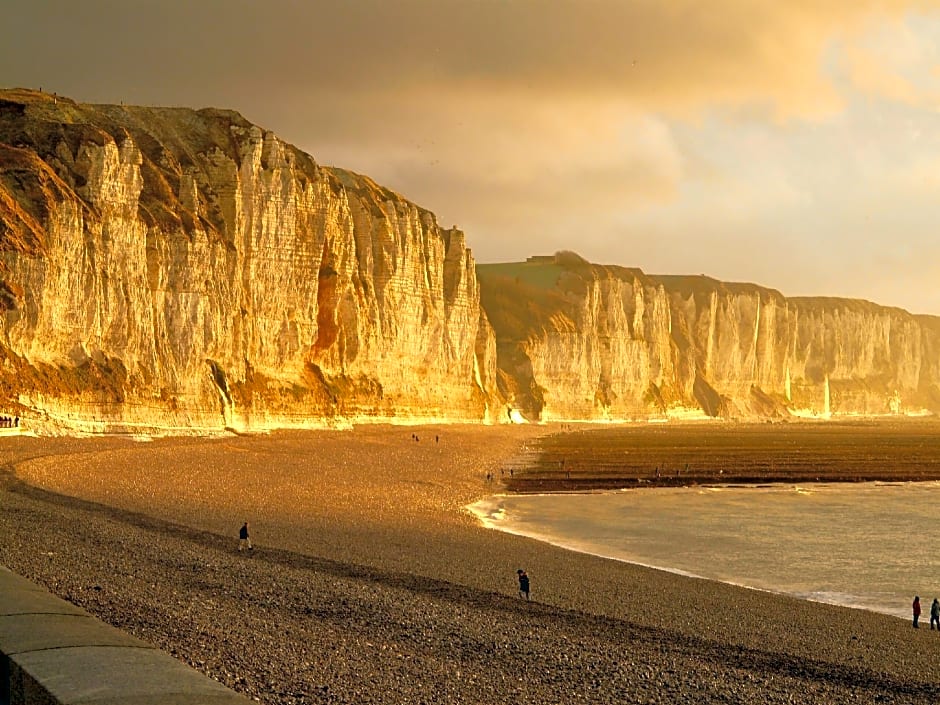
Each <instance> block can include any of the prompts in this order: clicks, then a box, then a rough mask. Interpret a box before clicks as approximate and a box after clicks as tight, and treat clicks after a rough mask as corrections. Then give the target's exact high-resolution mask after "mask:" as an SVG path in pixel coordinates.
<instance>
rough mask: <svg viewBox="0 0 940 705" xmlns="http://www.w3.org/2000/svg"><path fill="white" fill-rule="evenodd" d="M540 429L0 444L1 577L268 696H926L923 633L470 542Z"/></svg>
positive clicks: (480, 536)
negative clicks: (479, 515) (520, 584)
mask: <svg viewBox="0 0 940 705" xmlns="http://www.w3.org/2000/svg"><path fill="white" fill-rule="evenodd" d="M713 428H716V427H713ZM556 430H558V428H557V427H556V428H549V427H537V428H533V427H518V426H517V427H497V428H491V427H477V426H453V427H451V426H447V427H418V428H409V427H392V426H375V427H358V428H356V429H353V430H351V431H317V432H291V433H278V434H272V435H270V436H261V437H232V438H220V439H166V440H159V441H155V442H153V443H134V442H131V441H127V440H122V439H115V438H103V439H88V440H75V439H31V438H4V439H2V444H0V457H2V458H3V463H4V465H5V466H6V468H7V475H6V476H5V478H4V479H3V482H2V489H0V507H2V511H0V563H3V564H5V565H7V566H8V567H10V568H11V569H13V570H15V571H17V572H19V573H21V574H23V575H26V576H27V577H29V578H31V579H34V580H36V581H38V582H40V583H42V584H44V585H46V586H47V587H49V588H50V589H51V590H53V592H56V593H57V594H59V595H61V596H63V597H65V598H66V599H69V600H71V601H73V602H76V603H77V604H80V605H82V606H83V607H85V608H86V609H89V610H90V611H92V612H93V613H95V614H97V615H99V616H100V617H101V618H103V619H105V620H106V621H109V622H111V623H113V624H115V625H117V626H119V627H121V628H123V629H126V630H127V631H129V632H131V633H133V634H135V635H137V636H139V637H142V638H144V639H146V640H148V641H151V642H153V643H155V644H157V645H158V646H160V647H161V648H164V649H166V650H167V651H169V652H171V653H173V654H174V655H175V656H177V657H179V658H181V659H182V660H184V661H186V662H187V663H190V664H192V665H193V666H194V667H196V668H198V669H200V670H203V671H205V672H206V673H208V674H209V675H210V676H212V677H214V678H216V679H218V680H220V681H221V682H223V683H225V684H227V685H229V686H231V687H233V688H235V689H237V690H240V691H242V692H245V693H246V694H248V695H249V696H251V697H255V698H258V699H260V700H261V701H263V702H267V703H299V702H337V703H341V702H342V703H345V702H350V703H351V702H357V703H400V702H434V703H437V702H440V703H444V702H467V703H495V702H501V703H502V702H508V703H514V702H518V703H523V702H525V703H533V702H536V703H550V702H551V703H553V702H574V701H576V700H580V699H584V700H589V701H592V702H637V703H639V702H643V703H650V702H653V703H657V702H661V703H677V702H678V703H712V702H713V703H729V702H740V703H750V702H766V703H776V702H780V703H784V702H804V703H805V702H819V703H824V702H825V703H842V702H846V703H848V702H855V703H857V702H895V703H908V702H909V703H928V702H930V703H934V702H937V701H938V698H940V634H938V633H937V632H931V631H929V630H928V629H926V628H922V629H921V630H919V631H917V632H915V631H914V630H913V629H911V627H910V625H909V624H908V623H907V622H906V621H904V620H899V619H896V618H892V617H887V616H884V615H877V614H872V613H866V612H861V611H858V610H850V609H846V608H839V607H834V606H830V605H821V604H813V603H808V602H803V601H800V600H796V599H793V598H789V597H784V596H778V595H773V594H770V593H763V592H758V591H753V590H746V589H741V588H735V587H732V586H727V585H722V584H719V583H712V582H708V581H703V580H696V579H691V578H685V577H682V576H678V575H674V574H670V573H665V572H662V571H656V570H650V569H645V568H641V567H638V566H633V565H629V564H623V563H618V562H615V561H609V560H604V559H601V558H596V557H592V556H587V555H581V554H576V553H571V552H568V551H564V550H561V549H558V548H554V547H552V546H548V545H545V544H541V543H539V542H536V541H532V540H529V539H525V538H521V537H516V536H510V535H506V534H501V533H499V532H495V531H491V530H486V529H483V528H481V527H479V526H478V524H477V522H476V520H475V519H474V518H473V517H472V516H470V515H469V514H468V513H466V512H465V511H464V510H463V507H464V506H465V505H466V504H468V503H470V502H472V501H474V500H476V499H479V498H482V497H484V496H486V495H488V494H491V493H493V492H496V491H500V489H501V481H509V479H510V478H508V477H507V476H508V471H509V469H512V470H513V477H512V478H511V479H512V481H516V480H517V479H519V480H521V479H524V478H525V477H526V474H527V473H526V472H525V471H524V468H525V467H527V466H530V465H532V463H531V461H532V458H533V457H535V456H534V454H533V452H532V449H533V448H538V447H542V448H544V447H547V446H548V445H551V444H555V443H562V445H570V446H571V447H572V448H574V447H581V446H583V445H584V444H583V443H582V441H581V440H573V439H572V438H571V437H570V436H568V437H567V438H566V436H564V435H562V436H557V437H548V436H545V434H547V433H550V432H552V431H556ZM663 430H665V429H663ZM737 430H738V431H740V430H741V429H740V428H738V429H737ZM668 431H669V433H673V434H674V435H673V436H672V439H673V440H672V441H668V442H666V446H668V445H669V444H670V443H671V444H672V445H673V446H674V449H673V451H672V452H673V453H674V454H675V453H677V451H675V447H681V446H682V444H683V443H684V442H685V441H683V440H681V439H683V438H685V439H689V438H693V437H694V438H698V437H699V436H698V435H697V434H699V433H700V431H699V430H698V428H697V427H696V428H695V430H689V429H688V428H686V429H685V430H683V427H671V428H670V429H668ZM656 432H657V433H659V430H658V429H657V431H656ZM812 433H815V431H813V430H807V431H804V432H803V434H804V435H805V434H812ZM412 434H417V435H418V437H419V439H420V440H418V441H415V440H414V439H413V437H412ZM435 435H438V436H439V437H440V440H439V442H434V436H435ZM738 435H740V434H738ZM861 436H872V429H870V428H867V429H863V431H862V433H861ZM861 436H860V437H861ZM540 437H541V440H539V439H540ZM799 437H800V432H799V429H797V432H796V433H795V435H793V436H792V437H788V438H789V440H792V441H794V442H796V443H799V442H800V441H799ZM899 437H902V438H904V439H906V440H904V441H903V443H907V442H908V440H909V439H907V436H904V434H901V436H899ZM714 438H717V436H714ZM755 438H757V436H755ZM582 440H583V439H582ZM594 440H597V439H596V438H595V439H594ZM764 440H765V441H766V440H767V439H766V438H765V439H764ZM858 442H859V441H858V439H856V440H855V441H852V442H851V443H850V445H851V446H853V447H855V446H856V445H857V444H858ZM918 442H919V441H918ZM880 443H882V444H883V441H880ZM903 443H901V445H903ZM592 444H593V447H595V448H596V447H600V446H599V445H598V444H596V443H593V441H592ZM592 444H589V445H592ZM646 445H647V446H648V445H649V442H646ZM806 445H812V442H811V441H806V444H805V445H804V447H806ZM833 447H835V446H833ZM932 448H933V449H935V446H933V447H932ZM932 452H935V450H933V451H932ZM749 453H750V451H749ZM926 455H927V456H930V455H931V452H927V453H926ZM661 456H662V457H663V458H664V460H662V461H660V462H663V463H668V462H671V460H670V458H669V456H668V453H667V451H666V450H665V449H661ZM680 456H681V453H678V454H676V455H674V456H673V458H672V459H673V460H675V459H676V458H679V457H680ZM542 457H543V458H544V459H546V460H549V458H548V455H547V454H546V455H545V456H542ZM565 457H568V458H573V456H572V455H570V454H569V455H568V456H565ZM837 460H838V458H834V460H833V462H837ZM676 462H684V461H681V460H678V461H676ZM567 463H573V460H566V464H567ZM572 467H574V466H572ZM585 467H586V466H585ZM681 467H682V468H683V469H684V465H682V466H681ZM501 471H502V473H501ZM529 472H531V473H532V476H534V475H535V474H536V473H537V472H538V466H537V464H536V465H535V467H533V468H532V469H531V470H530V471H529ZM566 472H570V470H566ZM487 473H490V474H491V475H492V476H493V480H492V481H487V480H486V474H487ZM572 474H575V473H572ZM654 476H655V472H654ZM562 479H567V478H562ZM246 519H247V520H248V521H250V522H251V527H252V540H253V541H254V543H255V546H256V548H255V550H253V551H251V552H244V553H239V552H238V551H237V550H236V547H237V540H236V536H237V530H238V527H239V526H240V525H241V523H242V522H243V521H244V520H246ZM519 567H524V568H526V569H527V571H528V572H529V575H530V576H531V578H532V591H533V592H532V597H533V600H534V601H533V602H531V603H525V602H524V601H522V600H520V599H519V597H518V594H517V592H516V582H515V570H516V568H519Z"/></svg>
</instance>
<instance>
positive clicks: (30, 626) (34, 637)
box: [0, 566, 250, 705]
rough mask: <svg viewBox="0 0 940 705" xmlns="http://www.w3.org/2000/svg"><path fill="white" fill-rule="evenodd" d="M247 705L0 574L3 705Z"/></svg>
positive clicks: (164, 656) (76, 609)
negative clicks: (201, 704)
mask: <svg viewBox="0 0 940 705" xmlns="http://www.w3.org/2000/svg"><path fill="white" fill-rule="evenodd" d="M248 702H250V701H249V700H248V699H247V698H245V697H244V696H242V695H239V694H237V693H235V692H234V691H232V690H229V689H228V688H226V687H225V686H223V685H221V684H220V683H216V682H215V681H214V680H212V679H210V678H208V677H206V676H204V675H203V674H201V673H198V672H197V671H195V670H193V669H191V668H189V667H188V666H186V665H185V664H183V663H181V662H179V661H177V660H176V659H174V658H173V657H171V656H169V655H168V654H166V653H164V652H162V651H160V650H159V649H156V648H154V647H153V646H151V645H150V644H147V643H145V642H143V641H140V640H139V639H135V638H134V637H132V636H129V635H127V634H125V633H123V632H121V631H120V630H118V629H115V628H114V627H111V626H108V625H107V624H105V623H103V622H101V621H99V620H98V619H97V618H95V617H93V616H92V615H90V614H89V613H88V612H86V611H85V610H83V609H81V608H79V607H76V606H74V605H72V604H70V603H68V602H66V601H65V600H61V599H59V598H58V597H55V596H54V595H52V594H50V593H49V592H47V591H46V590H45V589H43V588H41V587H39V586H37V585H35V584H34V583H32V582H30V581H28V580H26V579H25V578H22V577H20V576H19V575H17V574H15V573H13V572H11V571H9V570H7V569H6V568H4V567H3V566H0V705H73V704H74V705H78V704H79V703H81V704H82V705H157V704H160V705H177V704H178V705H183V704H185V705H196V704H198V703H206V704H207V705H209V704H211V705H246V703H248Z"/></svg>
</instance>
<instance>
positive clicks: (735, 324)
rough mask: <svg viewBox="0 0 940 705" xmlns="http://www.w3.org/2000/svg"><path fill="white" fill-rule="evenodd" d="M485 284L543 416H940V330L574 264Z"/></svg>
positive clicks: (519, 398) (504, 268)
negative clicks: (517, 304)
mask: <svg viewBox="0 0 940 705" xmlns="http://www.w3.org/2000/svg"><path fill="white" fill-rule="evenodd" d="M478 272H479V276H480V279H481V282H482V287H483V301H484V305H485V307H486V308H487V312H488V315H489V316H490V318H491V320H492V321H493V323H494V327H495V329H496V334H497V342H498V347H499V351H500V356H499V360H498V366H499V369H500V372H501V374H502V375H503V377H504V378H505V381H504V383H503V386H504V391H505V393H506V394H507V396H508V397H510V398H511V403H512V404H514V405H516V406H517V407H518V408H519V409H520V410H521V411H522V412H523V413H525V414H527V415H528V416H529V417H530V418H542V419H546V418H548V419H565V418H569V419H570V418H579V419H631V418H648V417H651V416H667V417H668V416H689V415H696V414H698V415H707V416H724V417H739V418H755V417H767V416H785V415H790V414H794V415H804V416H826V415H829V414H830V413H831V414H832V415H840V414H843V415H844V414H865V415H875V414H891V413H919V412H921V411H924V410H928V411H933V412H936V411H940V374H938V372H940V370H938V363H940V355H938V352H940V337H938V334H940V319H936V318H933V317H927V316H918V317H915V316H912V315H910V314H908V313H907V312H905V311H902V310H900V309H893V308H885V307H881V306H877V305H875V304H870V303H868V302H863V301H852V300H844V299H814V298H797V299H786V298H784V297H783V296H782V295H781V294H780V293H779V292H776V291H772V290H769V289H764V288H761V287H757V286H754V285H747V284H725V283H722V282H717V281H715V280H712V279H708V278H706V277H668V276H664V277H653V276H648V275H645V274H643V273H642V272H640V271H638V270H628V269H623V268H617V267H603V266H599V265H590V264H588V263H586V262H584V261H583V260H580V259H579V258H576V257H575V256H572V255H570V254H568V255H565V254H562V255H558V256H556V257H555V258H532V259H531V260H530V261H529V262H526V263H519V264H511V265H481V266H479V267H478ZM533 283H536V284H535V285H533ZM519 300H525V301H527V304H526V310H525V311H523V310H520V309H519V307H515V308H514V304H513V302H514V301H519ZM533 311H534V312H535V313H534V315H533ZM526 316H528V319H527V321H526V322H525V323H524V325H523V326H522V327H521V328H520V323H519V322H520V321H523V320H525V319H526Z"/></svg>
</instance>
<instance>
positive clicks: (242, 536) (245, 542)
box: [238, 521, 254, 551]
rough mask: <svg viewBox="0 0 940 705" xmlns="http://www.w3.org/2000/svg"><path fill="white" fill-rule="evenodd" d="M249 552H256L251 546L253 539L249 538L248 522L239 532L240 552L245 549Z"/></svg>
mask: <svg viewBox="0 0 940 705" xmlns="http://www.w3.org/2000/svg"><path fill="white" fill-rule="evenodd" d="M246 548H247V549H248V550H249V551H251V550H254V548H253V546H252V545H251V538H250V537H249V536H248V522H247V521H246V522H245V523H244V524H242V528H240V529H239V530H238V550H239V551H244V550H245V549H246Z"/></svg>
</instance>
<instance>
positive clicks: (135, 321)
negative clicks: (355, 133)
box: [0, 90, 940, 431]
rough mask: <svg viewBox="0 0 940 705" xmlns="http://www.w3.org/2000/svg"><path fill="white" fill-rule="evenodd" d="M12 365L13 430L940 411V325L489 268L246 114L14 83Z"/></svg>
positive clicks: (422, 216)
mask: <svg viewBox="0 0 940 705" xmlns="http://www.w3.org/2000/svg"><path fill="white" fill-rule="evenodd" d="M490 321H493V326H491V324H490ZM494 329H495V330H494ZM0 361H2V364H0V414H2V413H7V414H10V415H12V414H14V413H18V414H20V415H22V416H24V417H25V418H27V419H28V420H29V421H30V423H32V424H35V425H36V426H37V427H40V426H43V427H45V428H67V429H75V428H78V429H87V430H112V431H113V430H122V429H123V430H133V429H146V430H153V429H192V430H196V431H204V430H213V429H218V430H221V429H223V428H233V429H238V430H261V429H265V428H274V427H292V426H318V425H323V424H335V423H348V422H351V421H353V422H354V421H362V420H400V421H407V422H416V421H483V422H488V421H508V420H510V419H517V420H518V419H520V418H521V417H525V418H527V419H529V420H558V419H579V420H600V419H617V420H620V419H640V418H650V417H669V416H689V415H700V416H702V415H704V416H715V417H746V418H753V417H766V416H787V415H793V414H796V415H817V416H826V415H829V414H887V413H903V412H923V411H929V412H936V411H938V410H940V388H938V379H940V319H937V318H934V317H927V316H912V315H910V314H908V313H906V312H905V311H901V310H899V309H891V308H884V307H879V306H876V305H874V304H870V303H868V302H862V301H851V300H839V299H792V298H791V299H786V298H784V297H783V296H782V295H781V294H780V293H778V292H776V291H772V290H769V289H764V288H761V287H758V286H753V285H745V284H726V283H721V282H717V281H714V280H711V279H708V278H705V277H653V276H649V275H646V274H644V273H643V272H641V271H640V270H636V269H625V268H620V267H605V266H600V265H590V264H588V263H587V262H585V261H584V260H581V259H580V258H578V257H576V256H572V255H565V254H560V255H556V256H554V257H548V258H545V257H539V258H533V259H532V260H531V261H530V262H527V263H521V264H504V265H484V266H480V267H476V266H475V264H474V261H473V257H472V255H471V253H470V250H469V249H468V248H467V246H466V241H465V237H464V234H463V233H462V232H461V231H460V230H458V229H456V228H452V229H446V228H442V227H440V226H439V225H438V223H437V220H436V218H435V216H434V215H433V214H432V213H431V212H429V211H427V210H425V209H423V208H420V207H419V206H417V205H415V204H414V203H411V202H410V201H408V200H406V199H405V198H403V197H401V196H399V195H398V194H396V193H394V192H392V191H390V190H388V189H386V188H383V187H381V186H379V185H378V184H376V183H375V182H373V181H372V180H371V179H369V178H367V177H365V176H360V175H357V174H353V173H351V172H348V171H345V170H342V169H337V168H332V167H324V166H322V165H319V164H317V163H316V162H315V161H314V159H313V158H312V157H310V156H309V155H307V154H305V153H303V152H301V151H300V150H298V149H296V148H294V147H292V146H291V145H289V144H287V143H285V142H283V141H282V140H280V139H279V138H278V137H276V136H275V135H274V134H272V133H271V132H269V131H266V130H264V129H262V128H260V127H258V126H256V125H253V124H251V123H250V122H248V121H247V120H245V119H244V118H243V117H241V116H240V115H239V114H237V113H235V112H231V111H225V110H214V109H207V110H198V111H196V110H189V109H182V108H141V107H124V106H113V105H85V104H79V103H75V102H74V101H71V100H68V99H64V98H61V97H55V96H50V95H48V94H42V93H37V92H31V91H23V90H6V91H0Z"/></svg>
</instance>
